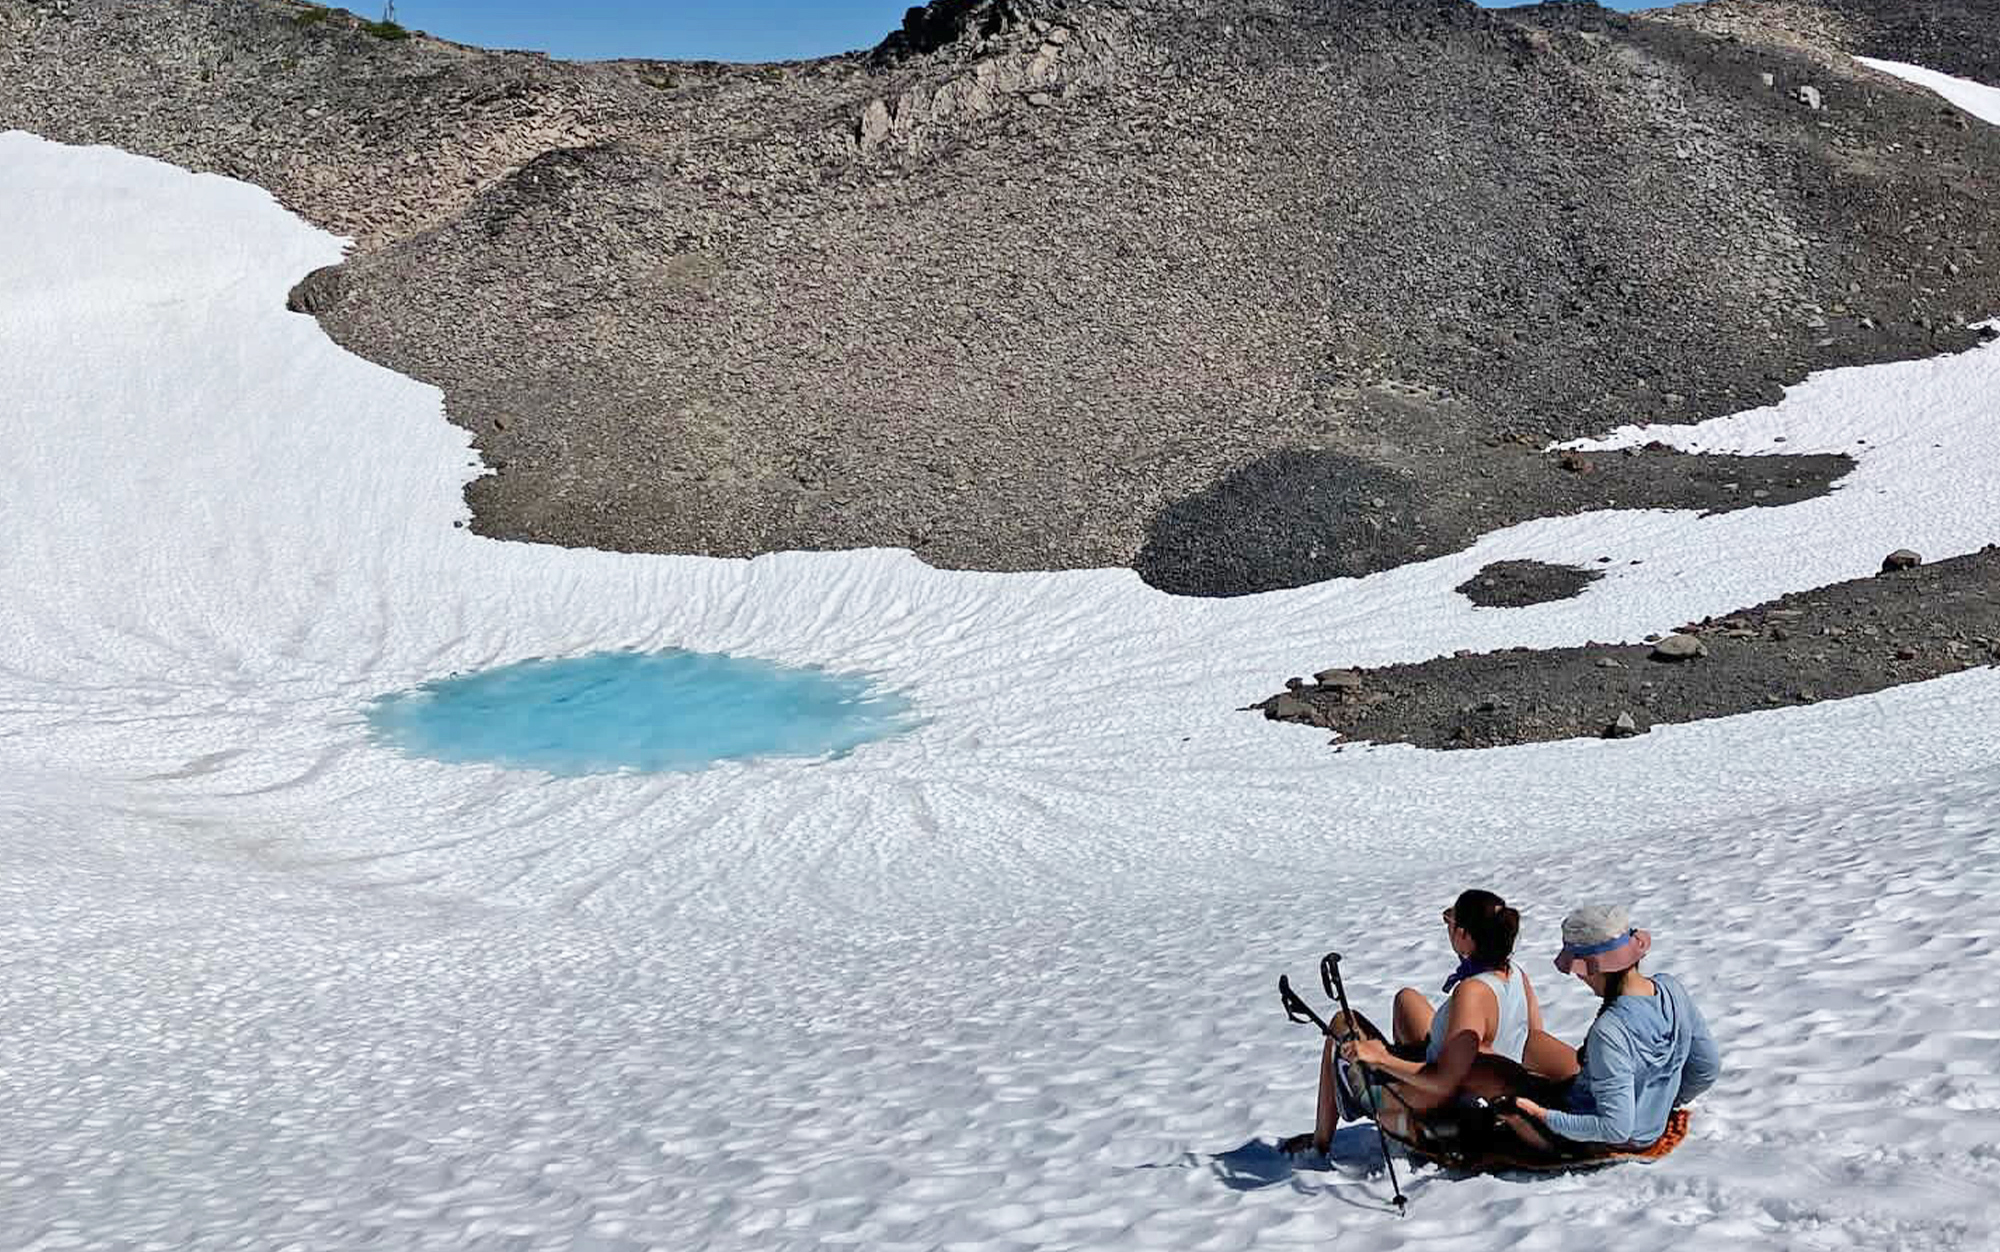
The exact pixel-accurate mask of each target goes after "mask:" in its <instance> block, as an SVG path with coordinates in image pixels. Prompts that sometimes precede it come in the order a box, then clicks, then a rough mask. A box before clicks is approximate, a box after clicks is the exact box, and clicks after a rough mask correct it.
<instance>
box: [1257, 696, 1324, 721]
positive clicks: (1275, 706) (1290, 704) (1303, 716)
mask: <svg viewBox="0 0 2000 1252" xmlns="http://www.w3.org/2000/svg"><path fill="white" fill-rule="evenodd" d="M1312 711H1313V707H1312V705H1310V704H1307V703H1306V702H1305V701H1304V700H1301V699H1299V698H1298V697H1297V696H1291V695H1286V696H1279V697H1278V698H1277V699H1275V700H1273V701H1271V703H1269V704H1268V705H1266V706H1264V716H1265V717H1267V718H1269V719H1271V720H1272V721H1274V722H1298V721H1306V720H1308V719H1310V718H1311V717H1312Z"/></svg>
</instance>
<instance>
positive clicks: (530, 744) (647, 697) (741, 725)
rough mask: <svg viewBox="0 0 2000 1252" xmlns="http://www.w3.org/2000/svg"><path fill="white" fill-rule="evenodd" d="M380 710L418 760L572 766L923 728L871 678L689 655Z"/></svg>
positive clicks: (514, 677) (641, 765) (710, 754)
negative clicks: (915, 727)
mask: <svg viewBox="0 0 2000 1252" xmlns="http://www.w3.org/2000/svg"><path fill="white" fill-rule="evenodd" d="M367 718H368V724H369V727H370V728H371V730H372V731H373V733H374V735H375V737H376V739H377V740H378V741H380V742H383V743H387V744H390V745H392V746H395V747H397V748H399V749H401V750H402V751H404V752H407V753H409V754H411V755H413V756H421V757H427V758H429V759H431V760H435V761H446V762H451V763H454V764H469V763H475V762H484V763H489V764H495V765H505V766H510V767H514V768H519V769H537V770H546V771H547V772H549V773H552V774H563V775H581V774H610V773H620V772H627V771H638V772H644V773H675V772H685V771H689V770H698V769H701V768H703V767H705V766H708V765H712V764H714V763H715V762H717V761H742V760H754V759H758V758H763V757H824V756H832V755H839V754H842V753H845V752H849V751H852V750H853V749H855V748H857V747H859V746H860V745H862V744H864V743H869V742H871V741H873V740H877V739H883V738H887V737H889V736H892V735H898V734H902V733H903V732H905V731H907V730H910V729H911V728H913V727H914V726H915V725H916V719H915V718H914V717H913V716H912V714H911V711H910V703H909V701H908V700H906V699H904V698H903V697H902V696H901V695H898V694H896V693H895V692H892V691H885V690H882V689H880V688H878V687H877V686H876V685H875V682H874V680H873V679H872V678H870V677H868V676H867V675H863V674H842V673H834V672H830V671H827V670H821V669H802V668H795V667H791V666H784V665H776V664H773V663H771V662H769V661H760V660H755V659H753V658H748V657H738V656H729V655H725V654H722V653H713V652H681V651H670V652H599V653H593V654H591V655H588V656H579V657H570V658H566V659H560V660H534V661H522V662H520V663H518V664H514V665H506V666H501V667H499V668H496V669H489V670H481V671H479V672H477V673H472V674H462V675H455V676H453V677H451V678H446V679H440V680H438V681H436V682H430V683H425V684H424V685H423V686H421V687H417V688H414V689H412V690H409V691H400V692H395V693H393V694H390V695H386V696H382V697H380V698H378V699H377V700H375V701H374V702H373V703H371V704H370V705H369V707H368V710H367Z"/></svg>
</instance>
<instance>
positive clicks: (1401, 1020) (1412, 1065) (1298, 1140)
mask: <svg viewBox="0 0 2000 1252" xmlns="http://www.w3.org/2000/svg"><path fill="white" fill-rule="evenodd" d="M1444 924H1445V933H1446V935H1447V937H1448V938H1449V939H1450V942H1451V949H1452V951H1453V953H1455V954H1456V955H1457V956H1458V958H1459V959H1458V968H1457V969H1456V970H1455V971H1453V973H1452V975H1451V976H1450V977H1449V978H1447V979H1445V981H1444V990H1445V992H1446V994H1447V995H1449V996H1450V999H1449V1000H1448V1001H1446V1004H1445V1007H1444V1009H1443V1010H1442V1011H1439V1010H1436V1009H1433V1008H1432V1007H1431V1002H1430V1000H1429V999H1427V998H1426V997H1425V996H1424V994H1423V993H1422V992H1420V991H1417V990H1416V989H1415V988H1412V987H1405V988H1403V989H1402V990H1401V991H1399V992H1397V993H1396V1003H1395V1010H1394V1014H1393V1018H1392V1028H1393V1029H1394V1031H1395V1044H1394V1046H1391V1045H1390V1044H1388V1043H1386V1042H1384V1041H1383V1039H1382V1037H1381V1032H1380V1031H1378V1030H1376V1029H1375V1027H1374V1026H1373V1025H1372V1024H1371V1023H1369V1022H1368V1020H1367V1019H1366V1018H1362V1019H1361V1020H1359V1021H1358V1022H1355V1023H1354V1027H1355V1028H1356V1029H1355V1030H1351V1029H1349V1025H1348V1023H1347V1022H1346V1021H1345V1019H1344V1018H1343V1017H1341V1016H1338V1015H1336V1016H1335V1018H1334V1020H1333V1023H1332V1024H1333V1029H1334V1034H1333V1035H1329V1036H1328V1037H1327V1041H1326V1046H1325V1049H1324V1050H1323V1052H1322V1053H1321V1056H1320V1071H1319V1109H1318V1115H1317V1117H1316V1118H1315V1121H1314V1127H1313V1132H1312V1134H1311V1135H1296V1136H1294V1137H1293V1138H1291V1139H1288V1140H1286V1141H1285V1142H1284V1144H1282V1145H1281V1146H1282V1147H1283V1148H1284V1149H1285V1150H1287V1151H1299V1150H1301V1149H1303V1148H1305V1147H1307V1146H1308V1145H1310V1146H1311V1147H1313V1148H1315V1149H1317V1150H1318V1151H1321V1152H1324V1151H1326V1150H1327V1148H1328V1147H1329V1146H1330V1145H1331V1144H1332V1142H1333V1131H1334V1127H1335V1126H1336V1125H1337V1124H1338V1122H1339V1121H1340V1117H1341V1115H1342V1113H1343V1112H1344V1113H1345V1114H1346V1116H1348V1117H1350V1118H1354V1117H1365V1116H1370V1115H1374V1116H1377V1117H1380V1118H1382V1119H1384V1120H1385V1122H1386V1123H1387V1126H1388V1128H1389V1129H1391V1130H1394V1131H1396V1132H1397V1133H1407V1129H1408V1128H1407V1126H1406V1125H1405V1124H1404V1115H1405V1114H1406V1113H1421V1112H1424V1111H1427V1110H1429V1109H1433V1108H1436V1107H1437V1106H1439V1105H1441V1104H1444V1103H1446V1102H1447V1101H1450V1100H1452V1099H1453V1098H1455V1097H1456V1096H1458V1095H1460V1094H1468V1095H1500V1094H1502V1093H1503V1092H1506V1091H1511V1090H1517V1089H1519V1087H1520V1086H1521V1080H1522V1078H1523V1072H1522V1071H1523V1066H1524V1065H1525V1066H1526V1067H1527V1068H1528V1069H1532V1070H1534V1071H1535V1072H1538V1073H1541V1074H1544V1075H1546V1076H1548V1077H1550V1078H1554V1079H1564V1078H1567V1077H1569V1076H1571V1075H1573V1074H1574V1073H1575V1072H1576V1055H1575V1053H1573V1052H1572V1051H1570V1049H1569V1048H1567V1047H1565V1046H1564V1045H1563V1044H1562V1043H1561V1041H1559V1040H1557V1039H1556V1038H1555V1037H1554V1036H1552V1035H1550V1034H1548V1033H1547V1032H1546V1031H1544V1030H1543V1029H1542V1006H1541V1003H1540V1001H1538V1000H1537V999H1536V998H1535V989H1534V987H1533V986H1532V985H1531V984H1530V983H1529V981H1528V974H1527V971H1526V970H1523V969H1521V968H1520V967H1519V966H1518V965H1517V964H1515V962H1514V960H1513V956H1514V940H1515V938H1516V937H1517V936H1518V935H1519V934H1520V930H1521V914H1520V913H1519V912H1518V911H1516V910H1514V909H1511V908H1509V907H1507V902H1506V901H1504V900H1502V899H1501V898H1500V897H1499V896H1497V895H1494V894H1493V893H1492V892H1490V891H1479V890H1473V891H1467V892H1465V893H1463V894H1462V895H1460V896H1459V897H1458V899H1457V901H1456V902H1454V903H1453V904H1452V906H1451V907H1450V908H1448V909H1446V910H1445V911H1444ZM1356 1016H1357V1017H1358V1016H1359V1015H1358V1014H1357V1015H1356ZM1357 1030H1358V1033H1359V1034H1360V1035H1361V1036H1363V1037H1362V1038H1360V1039H1358V1040H1354V1041H1352V1042H1349V1043H1347V1044H1345V1045H1340V1044H1338V1042H1337V1040H1336V1038H1335V1036H1339V1035H1350V1034H1354V1033H1357ZM1336 1047H1338V1048H1339V1056H1340V1057H1341V1058H1344V1059H1345V1060H1347V1061H1350V1062H1355V1063H1358V1064H1360V1065H1365V1066H1367V1067H1369V1068H1370V1069H1372V1070H1375V1071H1377V1072H1378V1073H1380V1074H1381V1075H1382V1076H1384V1077H1386V1078H1388V1079H1390V1080H1392V1081H1393V1082H1394V1083H1395V1086H1394V1088H1393V1094H1383V1095H1379V1096H1378V1095H1377V1094H1375V1093H1370V1094H1367V1095H1361V1096H1357V1095H1356V1094H1355V1093H1354V1091H1353V1086H1352V1084H1351V1083H1348V1082H1343V1081H1342V1079H1343V1078H1345V1077H1347V1075H1344V1074H1342V1073H1340V1072H1339V1067H1337V1066H1336V1064H1335V1059H1336V1055H1335V1049H1336ZM1337 1092H1338V1093H1340V1094H1337ZM1378 1105H1379V1106H1382V1107H1379V1108H1378V1107H1376V1106H1378Z"/></svg>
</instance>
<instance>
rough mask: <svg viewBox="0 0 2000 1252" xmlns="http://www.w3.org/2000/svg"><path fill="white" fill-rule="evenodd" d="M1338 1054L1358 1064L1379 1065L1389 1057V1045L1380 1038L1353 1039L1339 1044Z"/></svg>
mask: <svg viewBox="0 0 2000 1252" xmlns="http://www.w3.org/2000/svg"><path fill="white" fill-rule="evenodd" d="M1340 1054H1341V1055H1342V1056H1344V1057H1346V1058H1347V1059H1348V1060H1350V1061H1353V1062H1355V1063H1356V1064H1358V1065H1377V1066H1379V1065H1381V1064H1382V1063H1383V1062H1384V1061H1386V1060H1388V1059H1389V1045H1387V1044H1385V1043H1383V1042H1382V1041H1381V1040H1380V1039H1355V1040H1351V1041H1349V1042H1347V1043H1343V1044H1341V1045H1340Z"/></svg>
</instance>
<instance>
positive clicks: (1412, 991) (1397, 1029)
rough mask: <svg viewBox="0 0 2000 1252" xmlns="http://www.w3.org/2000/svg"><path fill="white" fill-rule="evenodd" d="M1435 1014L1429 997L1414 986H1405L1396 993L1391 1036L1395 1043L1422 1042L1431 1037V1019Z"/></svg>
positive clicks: (1435, 1011)
mask: <svg viewBox="0 0 2000 1252" xmlns="http://www.w3.org/2000/svg"><path fill="white" fill-rule="evenodd" d="M1436 1016H1437V1010H1436V1009H1433V1008H1432V1007H1431V1002H1430V998H1429V997H1427V996H1426V995H1424V993H1423V992H1421V991H1418V990H1417V989H1416V988H1415V987H1405V988H1403V989H1402V990H1401V991H1398V992H1397V993H1396V1011H1395V1015H1394V1020H1393V1021H1392V1022H1391V1024H1390V1029H1391V1030H1392V1031H1394V1034H1393V1035H1392V1038H1394V1039H1395V1041H1396V1042H1397V1043H1423V1042H1424V1041H1426V1040H1428V1039H1429V1038H1430V1037H1431V1019H1432V1018H1433V1017H1436Z"/></svg>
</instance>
